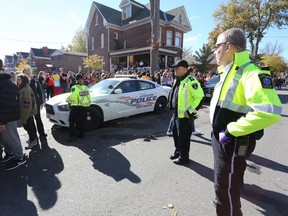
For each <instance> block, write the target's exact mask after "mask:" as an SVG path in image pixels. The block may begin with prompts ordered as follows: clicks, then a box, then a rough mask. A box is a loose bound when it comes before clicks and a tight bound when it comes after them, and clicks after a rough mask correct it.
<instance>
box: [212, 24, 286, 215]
mask: <svg viewBox="0 0 288 216" xmlns="http://www.w3.org/2000/svg"><path fill="white" fill-rule="evenodd" d="M214 53H215V55H216V62H217V64H218V65H219V68H218V72H219V75H220V80H219V82H218V83H217V84H216V86H215V90H214V93H213V97H212V99H211V104H210V122H211V124H212V127H213V133H212V147H213V153H214V172H215V173H214V189H215V194H216V199H214V200H213V203H214V205H215V206H216V212H217V215H221V216H223V215H233V216H236V215H237V216H238V215H242V211H241V203H240V193H241V188H242V187H243V177H244V171H245V168H246V160H245V159H246V158H247V157H249V156H250V155H251V153H252V152H253V150H254V148H255V144H256V140H259V139H260V138H261V137H262V136H263V129H264V128H266V127H268V126H270V125H272V124H275V123H276V122H278V121H279V120H280V117H281V110H282V104H281V101H280V100H279V97H278V95H277V93H276V91H275V90H274V88H273V84H272V79H271V75H270V72H269V69H268V68H267V67H260V66H258V65H257V64H255V63H254V62H252V61H251V60H250V58H249V53H248V52H247V51H246V36H245V33H244V32H243V31H242V30H241V29H238V28H232V29H228V30H226V31H225V32H223V33H221V34H220V35H219V36H218V38H217V42H216V45H215V51H214Z"/></svg>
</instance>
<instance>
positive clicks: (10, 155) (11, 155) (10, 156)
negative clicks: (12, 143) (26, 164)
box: [0, 154, 14, 163]
mask: <svg viewBox="0 0 288 216" xmlns="http://www.w3.org/2000/svg"><path fill="white" fill-rule="evenodd" d="M12 159H14V155H13V154H6V155H5V156H4V158H2V159H0V162H1V163H5V162H7V161H10V160H12Z"/></svg>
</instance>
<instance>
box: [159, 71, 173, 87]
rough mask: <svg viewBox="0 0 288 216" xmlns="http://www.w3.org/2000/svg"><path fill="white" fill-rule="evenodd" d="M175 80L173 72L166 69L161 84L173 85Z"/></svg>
mask: <svg viewBox="0 0 288 216" xmlns="http://www.w3.org/2000/svg"><path fill="white" fill-rule="evenodd" d="M173 81H174V79H173V77H172V73H171V72H170V71H169V70H168V69H166V70H165V71H164V73H163V74H162V76H161V85H163V86H169V87H172V85H173Z"/></svg>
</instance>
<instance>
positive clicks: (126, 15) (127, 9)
mask: <svg viewBox="0 0 288 216" xmlns="http://www.w3.org/2000/svg"><path fill="white" fill-rule="evenodd" d="M130 17H131V5H127V6H125V7H123V8H122V19H127V18H130Z"/></svg>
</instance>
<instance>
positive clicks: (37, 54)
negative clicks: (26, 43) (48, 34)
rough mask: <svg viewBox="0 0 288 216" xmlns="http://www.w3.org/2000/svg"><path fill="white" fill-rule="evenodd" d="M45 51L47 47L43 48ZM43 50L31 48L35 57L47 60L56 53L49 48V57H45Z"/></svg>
mask: <svg viewBox="0 0 288 216" xmlns="http://www.w3.org/2000/svg"><path fill="white" fill-rule="evenodd" d="M43 48H44V49H45V47H43ZM43 48H41V49H37V48H31V51H32V52H33V53H34V57H43V58H47V57H49V56H50V55H51V54H52V53H53V52H54V51H55V49H49V48H47V47H46V48H47V50H48V56H47V55H45V53H44V52H43V50H44V49H43Z"/></svg>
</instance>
